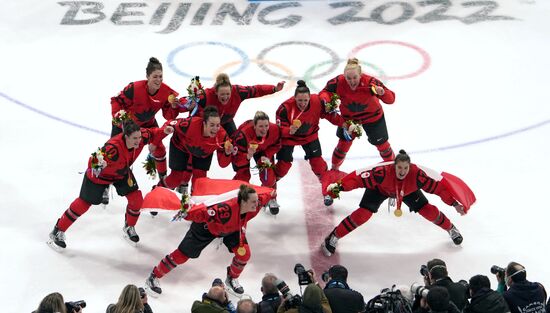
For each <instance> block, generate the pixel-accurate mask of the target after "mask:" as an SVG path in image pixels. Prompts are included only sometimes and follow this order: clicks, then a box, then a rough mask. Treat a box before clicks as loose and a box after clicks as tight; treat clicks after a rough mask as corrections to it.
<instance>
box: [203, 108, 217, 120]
mask: <svg viewBox="0 0 550 313" xmlns="http://www.w3.org/2000/svg"><path fill="white" fill-rule="evenodd" d="M211 117H220V113H218V108H216V107H215V106H213V105H209V106H207V107H206V108H204V113H203V114H202V119H203V120H204V122H205V123H206V122H207V121H208V119H209V118H211Z"/></svg>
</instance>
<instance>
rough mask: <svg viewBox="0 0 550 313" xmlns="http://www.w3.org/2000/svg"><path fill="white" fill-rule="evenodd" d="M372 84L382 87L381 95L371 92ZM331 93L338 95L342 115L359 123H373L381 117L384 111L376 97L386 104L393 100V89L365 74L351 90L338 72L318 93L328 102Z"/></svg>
mask: <svg viewBox="0 0 550 313" xmlns="http://www.w3.org/2000/svg"><path fill="white" fill-rule="evenodd" d="M374 85H376V86H380V87H382V88H384V95H383V96H377V95H374V94H373V92H372V90H371V87H372V86H374ZM333 93H336V94H338V96H340V100H341V104H340V112H341V114H342V117H343V118H344V119H346V120H353V121H357V122H360V123H361V124H365V123H373V122H375V121H377V120H379V119H380V118H381V117H382V115H383V114H384V111H383V110H382V106H381V105H380V102H379V100H378V99H380V100H382V101H383V102H384V103H386V104H392V103H393V102H394V101H395V94H394V93H393V91H391V90H389V89H388V88H387V87H386V86H384V84H382V82H380V81H379V80H378V79H376V78H374V77H371V76H369V75H366V74H361V81H360V82H359V86H357V88H356V89H355V90H351V88H350V87H349V85H348V83H347V82H346V79H345V78H344V75H342V74H340V75H338V76H337V77H335V78H333V79H331V80H329V81H328V82H327V85H326V86H325V88H324V89H323V90H322V91H321V92H320V94H319V95H320V96H321V98H322V99H324V100H325V101H327V102H329V101H330V98H331V96H332V94H333Z"/></svg>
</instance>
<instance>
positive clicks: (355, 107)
mask: <svg viewBox="0 0 550 313" xmlns="http://www.w3.org/2000/svg"><path fill="white" fill-rule="evenodd" d="M347 108H348V110H350V111H351V112H363V111H365V110H366V109H367V105H366V104H363V103H358V102H352V103H350V104H348V105H347Z"/></svg>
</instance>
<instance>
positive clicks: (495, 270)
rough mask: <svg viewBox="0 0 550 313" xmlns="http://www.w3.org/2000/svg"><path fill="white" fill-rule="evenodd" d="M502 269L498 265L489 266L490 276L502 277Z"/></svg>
mask: <svg viewBox="0 0 550 313" xmlns="http://www.w3.org/2000/svg"><path fill="white" fill-rule="evenodd" d="M504 271H505V270H504V269H503V268H502V267H500V266H498V265H493V266H491V274H495V275H500V276H502V277H504Z"/></svg>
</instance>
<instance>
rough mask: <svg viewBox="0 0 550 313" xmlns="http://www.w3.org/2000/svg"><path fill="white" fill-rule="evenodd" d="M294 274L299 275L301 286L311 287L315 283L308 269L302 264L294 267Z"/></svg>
mask: <svg viewBox="0 0 550 313" xmlns="http://www.w3.org/2000/svg"><path fill="white" fill-rule="evenodd" d="M294 273H296V275H298V284H299V285H301V286H305V285H309V284H311V283H312V282H313V281H311V277H309V273H308V271H306V268H305V267H304V266H303V265H302V264H300V263H296V265H294Z"/></svg>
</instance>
